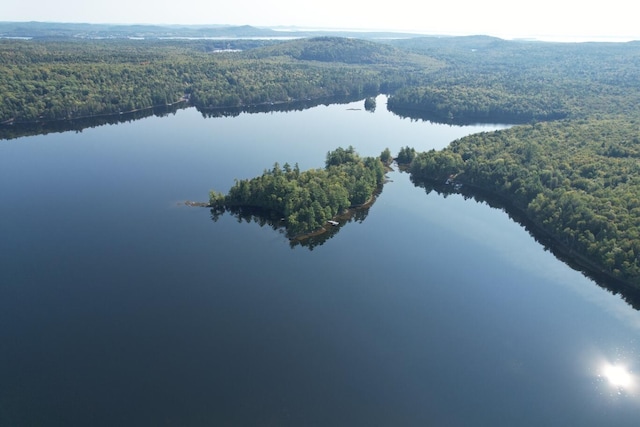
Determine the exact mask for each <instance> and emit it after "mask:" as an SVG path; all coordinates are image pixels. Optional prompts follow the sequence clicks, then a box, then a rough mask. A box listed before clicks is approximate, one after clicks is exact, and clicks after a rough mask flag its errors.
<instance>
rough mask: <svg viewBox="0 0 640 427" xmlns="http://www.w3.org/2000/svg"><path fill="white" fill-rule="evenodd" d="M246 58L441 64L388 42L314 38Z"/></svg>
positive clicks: (427, 66)
mask: <svg viewBox="0 0 640 427" xmlns="http://www.w3.org/2000/svg"><path fill="white" fill-rule="evenodd" d="M244 55H245V56H246V57H250V58H255V59H263V58H268V57H289V58H292V59H295V60H300V61H318V62H339V63H344V64H362V65H390V66H393V65H412V64H413V65H419V66H421V67H424V68H425V69H431V68H433V67H438V66H439V64H438V61H435V60H432V59H431V58H429V57H426V56H424V55H416V54H412V53H410V52H407V50H405V49H400V48H397V47H394V46H391V45H389V44H386V43H379V42H375V41H371V40H362V39H356V38H345V37H330V36H325V37H314V38H304V39H296V40H290V41H287V42H282V43H277V44H274V45H270V46H265V47H261V48H258V49H252V50H250V51H247V52H245V53H244Z"/></svg>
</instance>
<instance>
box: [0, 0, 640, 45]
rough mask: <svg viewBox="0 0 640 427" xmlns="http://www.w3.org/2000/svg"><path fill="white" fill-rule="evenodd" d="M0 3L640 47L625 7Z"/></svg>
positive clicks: (51, 11)
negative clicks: (627, 43)
mask: <svg viewBox="0 0 640 427" xmlns="http://www.w3.org/2000/svg"><path fill="white" fill-rule="evenodd" d="M429 3H431V2H419V1H417V0H393V1H385V2H380V1H378V2H376V1H374V0H367V1H363V0H322V1H317V0H308V1H300V0H272V1H270V0H224V1H223V0H180V1H176V0H109V1H98V2H92V1H88V0H58V1H52V0H2V8H1V9H0V21H46V22H83V23H116V24H132V23H136V24H196V25H208V24H209V25H210V24H223V25H253V26H258V27H272V26H298V27H302V28H313V29H324V28H326V29H353V30H394V31H408V32H418V33H423V34H443V35H476V34H483V35H491V36H496V37H501V38H506V39H512V38H538V39H543V40H564V41H585V40H602V39H607V40H616V41H618V40H620V41H624V40H640V25H638V23H637V18H636V16H637V14H636V13H635V3H634V2H632V1H629V0H608V1H606V2H603V1H591V2H577V1H575V0H572V1H567V0H565V1H563V0H537V1H534V2H531V1H529V2H517V1H514V0H509V1H507V0H483V1H479V0H445V1H443V0H440V1H437V2H433V3H435V4H429Z"/></svg>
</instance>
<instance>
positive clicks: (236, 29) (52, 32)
mask: <svg viewBox="0 0 640 427" xmlns="http://www.w3.org/2000/svg"><path fill="white" fill-rule="evenodd" d="M323 35H328V36H341V37H358V38H361V39H385V38H407V37H414V36H415V34H406V33H395V32H354V31H347V30H336V31H330V30H327V31H325V30H311V31H309V30H297V29H286V30H275V29H271V28H264V27H253V26H250V25H240V26H237V25H236V26H233V25H125V24H83V23H57V22H0V37H4V38H35V39H46V38H57V39H60V38H82V39H95V38H101V39H102V38H114V39H117V38H148V39H154V38H276V39H277V38H297V37H300V38H303V37H318V36H323Z"/></svg>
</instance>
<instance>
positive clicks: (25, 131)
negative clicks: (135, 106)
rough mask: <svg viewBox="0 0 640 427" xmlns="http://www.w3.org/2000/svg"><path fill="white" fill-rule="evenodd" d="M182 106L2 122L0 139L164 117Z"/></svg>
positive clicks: (79, 129)
mask: <svg viewBox="0 0 640 427" xmlns="http://www.w3.org/2000/svg"><path fill="white" fill-rule="evenodd" d="M183 108H185V104H184V103H177V104H172V105H163V106H159V107H153V108H146V109H142V110H137V111H131V112H128V113H122V114H108V115H100V116H92V117H83V118H77V119H71V120H50V121H47V120H42V121H38V122H29V123H14V124H2V125H0V140H2V139H15V138H21V137H24V136H34V135H47V134H50V133H63V132H82V131H83V130H84V129H89V128H95V127H99V126H104V125H115V124H121V123H129V122H133V121H135V120H140V119H144V118H146V117H151V116H156V117H164V116H168V115H170V114H175V113H176V112H177V111H178V110H180V109H183Z"/></svg>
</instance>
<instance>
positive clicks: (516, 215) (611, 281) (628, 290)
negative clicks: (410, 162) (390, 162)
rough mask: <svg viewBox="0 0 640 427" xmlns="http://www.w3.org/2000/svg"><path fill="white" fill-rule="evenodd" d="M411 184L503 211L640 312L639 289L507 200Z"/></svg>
mask: <svg viewBox="0 0 640 427" xmlns="http://www.w3.org/2000/svg"><path fill="white" fill-rule="evenodd" d="M411 182H412V183H413V184H414V185H415V186H416V187H420V188H423V189H424V190H425V192H426V193H427V194H430V193H431V192H435V193H436V194H438V195H440V196H442V197H447V196H449V195H451V194H460V195H461V196H462V197H464V199H465V200H468V199H472V200H475V201H476V202H478V203H484V204H486V205H488V206H489V207H491V208H494V209H500V210H502V211H504V212H505V213H506V214H507V215H508V216H509V218H510V219H511V220H512V221H514V222H516V223H517V224H519V225H520V226H522V227H524V229H525V230H527V232H528V233H529V235H531V237H533V239H534V240H535V241H536V242H537V243H539V244H540V245H542V247H543V248H544V250H546V251H549V252H551V253H552V254H553V255H554V256H555V257H556V258H557V259H559V260H560V261H562V262H563V263H565V264H566V265H568V266H569V267H571V268H572V269H574V270H576V271H579V272H580V273H582V274H583V275H584V276H585V277H587V278H589V279H591V280H592V281H593V282H595V284H596V285H598V286H600V287H601V288H603V289H605V290H607V291H608V292H610V293H612V294H613V295H620V297H621V298H622V299H623V300H624V301H625V302H626V303H627V304H629V305H630V306H631V307H633V308H634V309H635V310H640V290H637V289H635V288H633V287H632V286H631V285H629V284H628V283H626V282H624V281H622V280H618V279H616V278H615V277H612V276H611V275H609V274H607V273H606V272H604V271H601V270H599V269H598V267H597V266H595V265H593V264H590V263H589V261H588V260H587V259H584V258H583V257H581V256H580V255H579V254H577V253H575V252H574V251H573V250H571V248H568V247H567V246H566V245H563V244H562V243H560V242H558V241H557V240H556V239H554V238H553V237H552V236H551V235H550V234H549V233H547V232H545V231H544V230H542V229H541V228H540V227H538V226H536V225H535V224H534V223H533V222H532V221H531V220H530V219H528V218H527V217H526V216H525V215H524V213H523V212H522V211H521V210H519V209H518V208H516V207H515V206H513V205H512V204H511V203H509V202H508V201H507V200H504V199H501V198H499V197H496V196H495V195H493V194H489V193H487V192H484V191H482V190H480V189H477V188H469V187H468V186H464V187H461V188H455V187H454V186H452V185H447V184H445V183H437V182H433V181H423V180H418V179H415V178H414V177H413V176H411Z"/></svg>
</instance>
